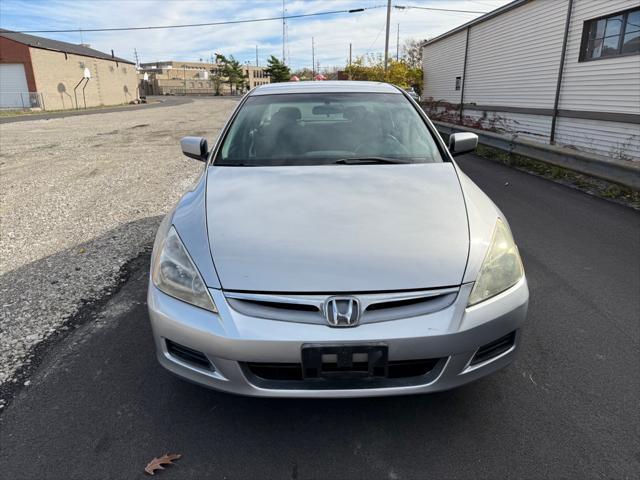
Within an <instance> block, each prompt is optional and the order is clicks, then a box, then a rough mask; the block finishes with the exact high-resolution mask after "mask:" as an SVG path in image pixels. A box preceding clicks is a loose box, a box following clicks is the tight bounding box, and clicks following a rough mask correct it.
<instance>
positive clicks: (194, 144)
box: [180, 137, 209, 162]
mask: <svg viewBox="0 0 640 480" xmlns="http://www.w3.org/2000/svg"><path fill="white" fill-rule="evenodd" d="M180 147H181V148H182V153H184V154H185V155H186V156H187V157H189V158H195V159H196V160H200V161H201V162H206V161H207V155H208V154H209V146H208V145H207V139H206V138H204V137H183V138H182V139H181V140H180Z"/></svg>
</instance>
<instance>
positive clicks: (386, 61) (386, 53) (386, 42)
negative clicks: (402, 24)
mask: <svg viewBox="0 0 640 480" xmlns="http://www.w3.org/2000/svg"><path fill="white" fill-rule="evenodd" d="M282 1H283V2H284V0H282ZM283 16H284V15H283ZM390 22H391V0H387V34H386V35H385V37H384V73H385V75H386V73H387V70H388V68H389V24H390Z"/></svg>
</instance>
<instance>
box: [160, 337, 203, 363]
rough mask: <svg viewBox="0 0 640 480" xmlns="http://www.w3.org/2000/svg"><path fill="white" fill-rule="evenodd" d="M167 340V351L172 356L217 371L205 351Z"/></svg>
mask: <svg viewBox="0 0 640 480" xmlns="http://www.w3.org/2000/svg"><path fill="white" fill-rule="evenodd" d="M165 341H166V345H167V352H169V355H171V356H172V357H174V358H176V359H177V360H180V361H181V362H184V363H186V364H188V365H190V366H193V367H196V368H200V369H205V370H211V371H215V368H214V367H213V365H212V364H211V362H210V361H209V359H208V358H207V356H206V355H205V354H204V353H202V352H199V351H198V350H194V349H192V348H189V347H185V346H184V345H180V344H179V343H176V342H172V341H171V340H168V339H166V340H165Z"/></svg>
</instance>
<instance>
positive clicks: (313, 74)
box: [311, 37, 316, 80]
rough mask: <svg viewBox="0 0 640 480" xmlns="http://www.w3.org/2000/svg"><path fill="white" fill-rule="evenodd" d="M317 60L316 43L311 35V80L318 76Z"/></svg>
mask: <svg viewBox="0 0 640 480" xmlns="http://www.w3.org/2000/svg"><path fill="white" fill-rule="evenodd" d="M315 61H316V57H315V45H314V41H313V37H311V80H313V79H314V78H315V77H316V71H315V68H316V67H315Z"/></svg>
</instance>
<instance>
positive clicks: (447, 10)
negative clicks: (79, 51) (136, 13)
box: [85, 5, 488, 31]
mask: <svg viewBox="0 0 640 480" xmlns="http://www.w3.org/2000/svg"><path fill="white" fill-rule="evenodd" d="M393 8H397V9H398V10H404V9H405V8H417V9H419V10H435V11H437V12H456V13H488V12H479V11H477V10H453V9H450V8H434V7H417V6H415V5H394V6H393ZM85 31H87V30H85Z"/></svg>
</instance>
